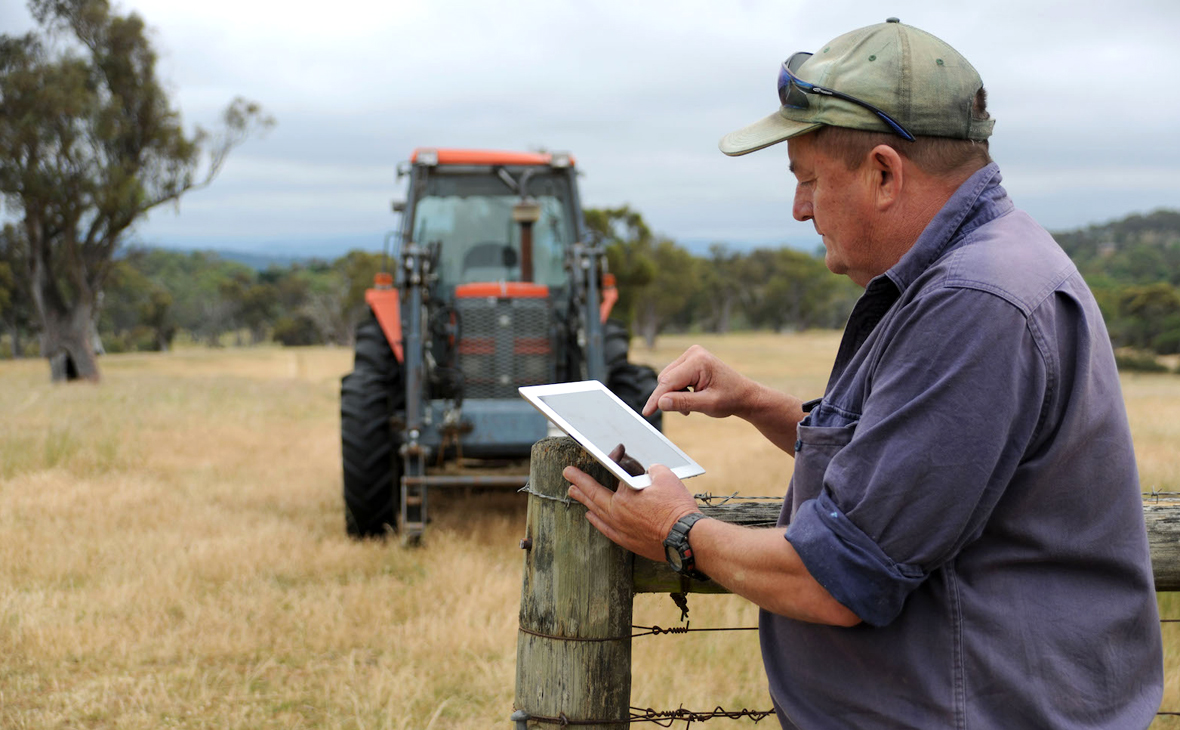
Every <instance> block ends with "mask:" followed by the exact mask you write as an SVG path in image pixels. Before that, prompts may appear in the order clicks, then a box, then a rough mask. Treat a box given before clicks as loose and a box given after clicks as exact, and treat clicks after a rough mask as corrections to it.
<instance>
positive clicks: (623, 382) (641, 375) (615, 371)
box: [602, 319, 664, 431]
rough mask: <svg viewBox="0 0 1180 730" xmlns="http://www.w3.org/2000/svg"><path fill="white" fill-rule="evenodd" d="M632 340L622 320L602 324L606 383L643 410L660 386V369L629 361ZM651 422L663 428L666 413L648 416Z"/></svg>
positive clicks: (617, 393) (658, 412) (625, 399)
mask: <svg viewBox="0 0 1180 730" xmlns="http://www.w3.org/2000/svg"><path fill="white" fill-rule="evenodd" d="M630 349H631V340H630V338H629V337H628V336H627V328H626V327H624V326H623V324H622V323H621V322H619V321H618V320H614V319H608V320H607V321H606V323H605V324H604V325H603V328H602V350H603V354H604V355H605V360H606V387H608V388H610V390H611V392H612V393H614V394H615V395H617V396H619V398H621V399H622V400H623V402H624V403H626V404H627V405H629V406H631V408H632V409H633V410H634V411H635V412H636V413H639V412H640V411H641V410H643V406H644V404H645V403H647V399H648V397H650V396H651V394H652V391H653V390H655V389H656V378H657V376H656V371H655V370H652V369H651V368H649V367H648V366H646V365H636V364H635V363H633V362H627V353H628V351H629V350H630ZM646 418H647V421H648V423H650V424H651V425H653V426H655V427H656V428H658V429H660V430H661V431H662V430H663V426H664V414H663V413H662V412H660V411H658V410H657V411H656V412H655V413H653V414H651V415H650V416H646Z"/></svg>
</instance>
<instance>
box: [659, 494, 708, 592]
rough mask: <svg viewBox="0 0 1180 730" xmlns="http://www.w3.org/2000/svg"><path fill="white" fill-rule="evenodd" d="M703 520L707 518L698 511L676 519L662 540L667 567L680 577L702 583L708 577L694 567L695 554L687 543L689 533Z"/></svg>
mask: <svg viewBox="0 0 1180 730" xmlns="http://www.w3.org/2000/svg"><path fill="white" fill-rule="evenodd" d="M705 519H708V518H707V517H705V514H704V513H703V512H701V511H699V510H698V511H694V512H690V513H688V514H686V515H684V516H683V517H681V518H680V519H678V520H677V521H676V522H675V524H673V525H672V528H671V529H670V530H668V536H667V537H666V538H664V555H665V557H666V558H667V560H668V565H669V567H671V568H672V570H674V571H676V572H677V573H679V574H681V575H686V576H688V577H690V578H695V579H697V580H702V581H704V580H709V576H707V575H705V574H704V573H702V572H701V571H700V570H698V569H697V567H696V553H695V552H694V551H693V549H692V544H691V543H690V542H689V533H690V532H691V531H692V528H693V527H694V526H695V525H696V524H697V523H698V522H700V521H701V520H705Z"/></svg>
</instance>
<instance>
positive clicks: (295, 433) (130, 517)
mask: <svg viewBox="0 0 1180 730" xmlns="http://www.w3.org/2000/svg"><path fill="white" fill-rule="evenodd" d="M698 339H701V340H702V341H703V342H704V344H706V345H707V346H709V347H711V348H712V349H713V350H714V351H716V352H717V353H719V354H720V355H722V356H723V357H725V358H726V359H727V360H729V361H730V362H733V363H734V364H736V365H738V366H739V367H740V368H741V369H742V370H743V371H744V372H746V373H747V374H749V375H751V376H752V377H755V378H757V379H760V380H763V381H765V382H768V383H770V384H772V385H775V386H777V387H779V388H782V389H786V390H790V391H792V392H796V393H798V394H800V395H811V394H816V395H818V394H820V393H821V392H822V388H823V385H824V382H825V381H826V376H827V368H828V365H829V363H830V361H831V358H832V357H833V355H834V353H835V349H836V344H837V336H836V335H834V334H830V333H822V334H804V335H794V336H776V335H769V334H757V335H740V336H730V337H726V338H698ZM690 342H691V340H690V339H688V338H681V337H666V338H662V339H661V340H660V346H659V348H658V349H656V350H654V351H651V352H648V351H646V350H643V349H642V348H641V349H640V350H639V352H638V353H637V359H640V360H645V361H647V362H649V363H651V364H653V365H656V366H657V367H658V366H660V365H663V364H664V363H666V362H668V361H670V360H671V359H672V358H674V357H675V356H676V355H677V354H679V352H680V351H681V350H682V349H683V348H684V347H686V346H687V345H688V344H690ZM102 366H103V368H104V374H105V380H104V382H103V383H102V384H101V385H99V386H90V385H81V386H71V387H51V386H50V385H49V384H48V382H47V380H48V368H47V367H46V365H45V364H44V363H43V362H41V361H31V362H12V361H7V362H0V728H3V729H4V730H10V729H16V728H161V727H184V728H398V729H413V730H424V729H433V730H444V729H445V728H505V730H507V728H508V727H509V723H508V721H507V717H508V715H509V713H510V712H511V704H512V695H513V681H514V671H515V670H514V662H515V647H516V635H517V634H516V621H517V609H518V603H519V595H520V576H521V554H520V550H519V549H518V547H517V541H518V539H519V538H520V536H521V528H522V525H523V522H524V499H523V498H522V496H520V495H516V494H512V493H497V494H485V495H476V496H475V497H473V498H471V499H470V500H461V499H457V498H451V499H437V500H432V509H433V517H434V522H433V524H432V526H431V527H430V529H429V531H428V533H427V536H426V545H425V547H423V548H420V549H406V548H402V547H401V546H400V545H398V544H397V542H396V541H391V542H389V543H387V544H382V543H376V542H368V543H355V542H351V541H349V540H348V539H346V538H345V536H344V524H343V518H342V513H341V512H342V507H341V498H340V446H339V433H338V428H339V416H338V389H339V377H340V376H341V375H342V374H343V373H344V372H346V371H347V370H349V369H350V368H351V353H349V352H347V351H344V350H331V349H295V350H283V349H268V348H263V349H249V350H223V351H210V350H204V349H192V350H181V351H178V352H174V353H170V354H165V355H120V356H109V357H105V358H103V361H102ZM1124 388H1125V395H1126V398H1127V403H1128V406H1129V410H1130V414H1131V420H1132V427H1133V428H1134V431H1135V438H1136V444H1137V449H1138V452H1139V456H1140V465H1141V471H1142V479H1143V485H1144V487H1145V489H1146V488H1151V487H1154V488H1157V489H1160V490H1169V491H1172V490H1175V491H1180V454H1177V450H1176V446H1175V445H1176V444H1177V443H1178V442H1180V377H1176V376H1171V375H1150V376H1149V375H1129V376H1127V377H1126V378H1125V379H1124ZM666 430H667V432H668V433H669V435H670V436H671V437H672V438H673V439H674V440H676V441H677V442H679V443H680V444H682V445H683V446H684V448H685V449H686V450H687V451H688V452H689V453H690V454H692V455H694V456H695V457H696V458H697V460H698V461H700V462H701V463H702V464H703V465H704V466H705V467H706V469H707V470H708V474H706V475H705V476H703V477H700V478H698V479H695V480H693V482H692V486H693V487H694V489H696V490H697V491H712V492H714V493H730V492H733V491H739V492H741V493H743V494H747V495H749V494H758V495H766V494H782V493H783V491H784V489H785V484H786V482H787V479H788V477H789V475H790V470H791V459H790V458H789V457H787V456H785V455H783V454H781V453H777V452H776V451H775V450H774V449H773V448H772V447H770V446H769V445H767V444H765V443H764V442H762V441H761V440H760V438H759V437H758V436H757V433H756V432H755V431H754V430H753V429H752V428H750V427H748V426H745V425H744V424H742V423H737V422H735V423H730V422H725V421H715V420H710V419H707V418H704V417H702V416H693V417H688V418H685V417H682V416H679V415H670V416H668V417H667V420H666ZM690 606H691V608H692V614H691V616H692V620H693V624H694V625H696V626H751V625H753V624H754V622H755V611H754V610H753V609H752V607H751V606H750V605H748V604H745V603H744V602H742V601H741V600H740V599H737V598H734V597H731V596H716V597H705V596H693V597H691V598H690ZM1162 606H1163V611H1164V613H1165V615H1168V616H1172V617H1180V601H1172V600H1171V597H1168V596H1166V597H1164V598H1163V599H1162ZM677 617H678V614H677V611H676V609H675V608H674V606H673V605H672V602H671V601H670V600H669V599H668V598H667V597H666V596H654V595H643V596H639V597H638V598H637V599H636V611H635V621H636V623H638V624H648V625H650V624H653V623H658V624H660V625H664V626H667V625H670V624H672V623H674V622H675V621H676V619H677ZM1167 639H1168V642H1169V645H1170V646H1169V648H1170V649H1172V651H1170V653H1169V657H1168V662H1169V666H1168V671H1169V675H1168V676H1169V687H1168V696H1167V697H1166V699H1165V703H1164V704H1165V707H1166V708H1172V709H1180V657H1178V656H1177V651H1176V650H1180V635H1171V634H1170V629H1169V635H1168V636H1167ZM634 657H635V658H634V666H633V676H634V689H633V694H632V697H633V702H634V704H637V705H643V706H649V707H656V708H674V707H677V706H679V705H681V704H683V706H685V707H688V708H692V709H702V710H704V709H712V708H713V707H714V706H716V705H718V704H720V705H723V706H725V707H727V708H731V709H732V708H741V707H749V708H751V709H765V708H769V700H768V699H767V696H766V689H765V679H764V677H763V676H762V670H761V664H760V661H759V659H758V648H757V639H756V637H755V635H754V634H753V632H741V633H735V632H729V633H720V634H696V635H688V636H672V637H651V638H643V639H637V640H636V642H635V644H634ZM673 670H675V671H673ZM768 722H772V723H773V720H770V721H768ZM764 726H765V724H762V725H760V727H764ZM708 727H709V728H711V730H725V729H726V728H747V727H751V723H750V722H749V721H748V720H734V721H728V720H714V721H712V722H711V723H710V724H709V725H708Z"/></svg>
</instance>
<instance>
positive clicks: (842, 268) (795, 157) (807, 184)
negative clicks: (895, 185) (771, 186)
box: [787, 133, 884, 286]
mask: <svg viewBox="0 0 1180 730" xmlns="http://www.w3.org/2000/svg"><path fill="white" fill-rule="evenodd" d="M787 154H788V155H789V156H790V158H791V172H793V173H794V174H795V180H796V181H797V182H796V185H795V204H794V207H793V209H792V213H793V215H794V216H795V220H799V221H811V223H812V225H814V226H815V231H816V233H818V234H820V236H822V237H823V242H824V248H825V249H826V251H827V253H826V255H825V257H824V262H825V263H826V264H827V266H828V269H830V270H831V271H832V272H833V273H835V274H847V275H848V278H850V279H852V280H853V281H855V282H856V283H857V284H859V285H861V286H865V285H867V284H868V283H869V280H871V279H872V278H873V277H874V276H876V275H877V274H880V273H882V272H883V271H884V269H880V270H878V269H879V268H880V264H879V262H877V261H876V260H875V258H876V257H875V256H874V255H873V254H874V251H873V246H872V242H873V230H874V223H875V222H876V220H877V211H876V209H875V207H874V206H873V200H872V195H871V193H872V185H871V182H872V176H871V174H866V173H867V172H868V171H867V170H865V169H864V168H862V169H861V170H856V171H850V170H849V169H848V168H847V166H846V165H845V164H844V163H843V162H842V161H840V160H835V159H832V158H831V157H829V156H828V155H826V154H824V153H823V151H822V150H821V149H820V148H819V146H818V145H816V144H815V134H814V133H811V134H805V135H803V136H801V137H795V138H792V139H790V140H787Z"/></svg>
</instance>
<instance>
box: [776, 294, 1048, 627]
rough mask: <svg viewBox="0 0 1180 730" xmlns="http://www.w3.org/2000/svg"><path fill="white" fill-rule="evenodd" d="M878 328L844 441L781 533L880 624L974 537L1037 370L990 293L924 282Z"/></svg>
mask: <svg viewBox="0 0 1180 730" xmlns="http://www.w3.org/2000/svg"><path fill="white" fill-rule="evenodd" d="M880 326H881V327H882V328H883V329H884V331H882V332H880V333H879V334H880V335H881V338H880V339H879V340H878V342H877V343H874V339H877V338H870V340H869V342H867V343H866V344H865V345H864V346H865V347H875V348H879V352H876V353H872V354H870V355H869V358H870V362H873V363H874V364H873V365H871V368H872V370H871V372H870V373H869V379H868V381H867V382H868V386H867V390H868V395H867V397H866V398H865V400H864V403H863V410H862V412H861V415H860V418H859V421H857V423H856V424H855V430H854V432H853V435H852V438H851V440H850V441H849V442H848V444H847V445H846V446H845V447H844V448H842V449H840V451H839V452H837V453H836V454H835V455H834V456H833V458H832V460H831V462H830V464H829V465H828V467H827V469H826V470H825V471H824V473H823V489H822V491H821V492H820V495H819V497H818V498H817V499H814V500H810V501H808V502H805V503H804V504H803V505H801V506H800V508H799V510H798V512H797V513H796V515H795V516H794V518H793V519H792V521H791V525H790V527H789V528H788V529H787V532H786V538H787V540H789V541H790V542H791V544H792V546H793V547H794V548H795V550H796V552H798V554H799V556H800V558H801V559H802V560H803V563H804V565H805V566H806V567H807V569H808V571H809V572H810V573H811V575H812V577H814V578H815V579H816V580H817V581H818V582H819V583H820V584H821V585H823V586H824V588H825V589H827V590H828V592H829V593H830V594H831V595H832V597H833V598H835V599H836V600H837V601H839V602H840V603H841V604H843V605H844V606H846V607H848V608H849V609H850V610H851V611H852V612H853V613H855V614H856V615H857V616H859V617H860V618H861V620H862V621H865V622H866V623H869V624H872V625H878V626H883V625H885V624H888V623H889V622H890V621H892V620H893V619H894V618H896V617H897V615H898V614H899V613H900V612H901V609H902V606H903V604H904V603H905V599H906V597H907V596H908V595H909V593H910V592H911V591H913V590H914V589H915V588H917V587H918V586H919V585H920V584H921V583H922V582H923V581H924V580H925V579H926V578H927V577H928V576H929V574H930V573H931V572H932V571H933V570H935V569H937V568H938V567H939V566H940V565H942V564H943V563H945V562H946V561H948V560H950V559H952V558H953V557H954V556H955V555H956V554H957V553H958V552H959V550H961V549H962V548H963V546H964V545H966V544H967V543H968V542H970V541H971V540H972V539H974V538H975V537H977V536H978V535H979V534H980V533H981V532H982V530H983V527H984V525H985V523H986V522H987V519H988V516H989V515H990V514H991V512H992V509H993V508H994V506H995V504H996V502H997V500H998V499H999V497H1000V496H1001V494H1002V493H1003V491H1004V489H1005V487H1006V486H1007V484H1008V483H1009V482H1010V481H1011V478H1012V475H1013V474H1014V472H1015V470H1016V468H1017V466H1018V464H1019V463H1020V460H1021V458H1022V457H1023V454H1024V452H1025V451H1026V449H1027V448H1028V445H1029V443H1030V442H1031V441H1032V439H1033V437H1034V435H1035V432H1036V430H1037V425H1038V423H1039V421H1040V418H1041V415H1042V409H1043V405H1044V403H1045V400H1046V388H1047V387H1048V380H1049V377H1048V370H1047V368H1046V364H1045V359H1044V357H1043V356H1042V354H1041V353H1042V350H1041V348H1040V347H1038V342H1037V340H1038V334H1037V333H1036V332H1035V331H1034V328H1032V327H1030V325H1029V321H1028V318H1027V316H1026V313H1025V312H1024V311H1022V310H1021V309H1020V308H1019V307H1017V306H1015V305H1013V304H1012V303H1011V302H1009V301H1007V300H1006V299H1005V298H1003V297H1002V296H997V295H996V294H992V293H989V292H984V291H980V290H976V289H961V288H944V289H939V290H935V291H932V292H930V293H929V294H927V295H925V296H923V297H920V298H919V299H917V300H915V301H913V302H909V303H907V304H905V305H904V308H903V309H902V310H899V311H898V312H897V314H896V316H895V317H893V318H887V319H886V321H884V322H882V324H881V325H880ZM835 405H836V406H840V405H841V404H839V403H837V404H835Z"/></svg>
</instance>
